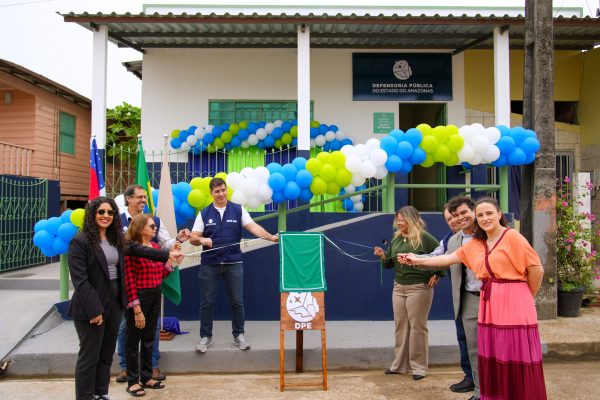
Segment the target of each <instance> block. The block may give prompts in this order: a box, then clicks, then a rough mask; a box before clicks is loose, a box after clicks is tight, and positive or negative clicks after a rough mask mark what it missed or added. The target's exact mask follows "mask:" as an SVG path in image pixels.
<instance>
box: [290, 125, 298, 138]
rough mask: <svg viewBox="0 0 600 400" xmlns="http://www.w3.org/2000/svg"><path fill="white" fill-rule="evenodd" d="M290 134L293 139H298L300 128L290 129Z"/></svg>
mask: <svg viewBox="0 0 600 400" xmlns="http://www.w3.org/2000/svg"><path fill="white" fill-rule="evenodd" d="M290 134H291V135H292V137H293V138H295V137H298V126H297V125H294V126H292V128H291V129H290Z"/></svg>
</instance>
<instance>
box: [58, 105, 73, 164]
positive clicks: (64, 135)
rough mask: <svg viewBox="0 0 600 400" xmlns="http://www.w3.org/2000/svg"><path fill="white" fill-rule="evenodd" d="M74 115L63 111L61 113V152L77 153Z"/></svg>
mask: <svg viewBox="0 0 600 400" xmlns="http://www.w3.org/2000/svg"><path fill="white" fill-rule="evenodd" d="M75 124H76V119H75V116H74V115H71V114H67V113H66V112H63V111H61V112H60V115H59V129H60V131H59V150H60V152H61V153H64V154H70V155H75Z"/></svg>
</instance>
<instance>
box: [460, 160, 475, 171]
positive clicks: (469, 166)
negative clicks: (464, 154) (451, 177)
mask: <svg viewBox="0 0 600 400" xmlns="http://www.w3.org/2000/svg"><path fill="white" fill-rule="evenodd" d="M460 165H462V167H463V168H464V169H472V168H473V166H472V165H471V164H470V163H468V162H466V161H464V162H462V163H461V164H460Z"/></svg>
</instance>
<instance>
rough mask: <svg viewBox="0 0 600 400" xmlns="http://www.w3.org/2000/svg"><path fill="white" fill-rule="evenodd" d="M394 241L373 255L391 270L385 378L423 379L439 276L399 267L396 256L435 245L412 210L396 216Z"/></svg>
mask: <svg viewBox="0 0 600 400" xmlns="http://www.w3.org/2000/svg"><path fill="white" fill-rule="evenodd" d="M394 230H395V233H394V237H393V238H392V240H391V243H390V246H389V247H388V248H387V250H385V251H384V250H383V249H382V248H381V247H375V249H374V254H375V256H377V257H379V258H380V259H381V260H382V264H383V266H384V267H385V268H388V269H390V268H392V267H393V268H394V271H395V278H394V290H393V292H392V305H393V309H394V322H395V345H394V353H395V356H394V361H393V362H392V365H391V366H390V368H389V369H387V370H386V371H385V373H386V374H408V373H412V376H413V379H414V380H419V379H423V378H424V377H425V375H427V367H428V362H429V360H428V359H429V355H428V349H429V343H428V330H427V317H428V315H429V310H430V309H431V303H432V301H433V288H434V287H435V285H437V283H438V281H439V279H440V277H441V276H442V275H441V272H439V271H426V270H422V269H418V268H415V267H413V266H410V265H407V264H400V263H399V262H398V260H397V259H396V254H398V253H414V254H429V253H431V252H432V251H433V250H434V249H435V248H436V247H437V246H438V244H439V243H438V241H437V240H436V239H435V238H434V237H433V236H431V234H429V233H428V232H427V231H426V230H425V222H424V221H423V219H421V216H420V215H419V212H418V211H417V209H416V208H414V207H412V206H405V207H402V208H401V209H399V210H398V211H397V212H396V217H395V219H394Z"/></svg>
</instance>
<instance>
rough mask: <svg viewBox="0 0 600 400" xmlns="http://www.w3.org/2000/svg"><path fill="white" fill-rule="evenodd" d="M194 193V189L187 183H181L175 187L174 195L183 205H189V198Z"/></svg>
mask: <svg viewBox="0 0 600 400" xmlns="http://www.w3.org/2000/svg"><path fill="white" fill-rule="evenodd" d="M191 191H192V187H191V186H190V184H189V183H187V182H179V183H178V184H176V185H175V186H173V194H174V195H175V197H178V198H179V200H181V202H183V203H187V196H188V194H190V192H191Z"/></svg>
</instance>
